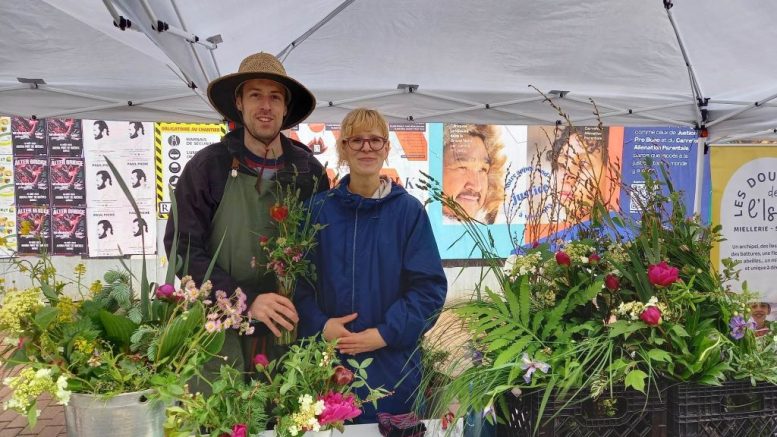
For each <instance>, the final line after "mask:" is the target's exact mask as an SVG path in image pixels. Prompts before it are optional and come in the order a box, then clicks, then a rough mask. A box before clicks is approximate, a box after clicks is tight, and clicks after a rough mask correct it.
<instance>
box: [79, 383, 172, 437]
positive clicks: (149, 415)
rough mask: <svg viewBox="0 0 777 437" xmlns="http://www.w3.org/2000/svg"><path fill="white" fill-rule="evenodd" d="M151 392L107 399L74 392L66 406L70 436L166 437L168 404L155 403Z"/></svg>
mask: <svg viewBox="0 0 777 437" xmlns="http://www.w3.org/2000/svg"><path fill="white" fill-rule="evenodd" d="M150 393H151V390H146V391H139V392H133V393H124V394H120V395H117V396H114V397H112V398H110V399H105V398H104V397H101V396H96V395H89V394H77V393H73V394H72V395H71V396H70V402H69V404H68V405H67V406H65V425H66V428H67V435H68V436H70V437H104V436H106V435H108V436H111V437H141V436H145V437H163V435H164V423H165V404H164V403H163V402H160V401H154V402H151V401H150V400H148V398H147V396H148V395H149V394H150Z"/></svg>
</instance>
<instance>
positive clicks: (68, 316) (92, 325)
mask: <svg viewBox="0 0 777 437" xmlns="http://www.w3.org/2000/svg"><path fill="white" fill-rule="evenodd" d="M16 263H17V265H18V268H20V269H22V270H23V271H28V272H29V273H30V278H31V279H32V280H33V284H34V286H32V287H30V288H27V289H24V290H18V289H15V288H8V289H5V288H4V289H2V290H0V294H2V297H3V304H2V306H1V307H0V332H2V335H3V336H4V342H5V347H4V348H3V350H2V352H0V353H2V354H3V356H5V357H7V359H6V361H5V362H4V363H3V365H4V366H5V367H7V368H11V367H15V366H23V367H24V369H23V370H22V371H21V372H20V373H19V374H18V376H13V377H8V378H6V379H5V380H4V381H3V383H4V384H5V385H7V386H9V387H10V388H11V389H13V396H12V397H11V398H10V400H8V402H7V403H6V405H5V407H6V408H11V409H13V410H16V411H18V412H20V413H23V414H26V415H27V416H28V420H29V422H30V425H31V427H33V426H34V425H35V422H36V419H37V414H38V413H39V412H38V411H37V409H36V401H35V400H36V398H37V397H38V396H39V395H40V394H42V393H43V392H48V393H51V394H52V395H53V396H54V398H55V399H56V400H57V401H58V402H60V403H62V404H67V402H68V399H69V397H70V393H73V392H75V393H89V394H99V395H106V396H110V395H113V394H119V393H127V392H135V391H141V390H145V389H149V388H157V389H158V390H160V391H161V392H162V393H163V394H171V395H174V394H175V392H176V390H175V388H174V387H176V386H178V387H180V386H182V385H183V384H184V383H185V382H186V381H187V380H188V379H189V378H191V377H192V376H193V375H194V374H195V372H196V369H197V367H198V366H199V365H200V364H202V363H203V362H204V361H205V360H207V359H209V358H210V357H211V356H212V355H214V354H215V353H217V352H218V351H219V349H220V348H221V345H222V343H223V332H222V331H223V329H225V328H226V327H232V326H234V327H235V328H238V329H243V330H246V329H250V327H249V326H248V325H247V323H246V322H244V321H242V320H240V316H239V314H240V305H241V303H240V298H239V295H238V297H235V298H234V299H233V300H227V299H224V300H222V301H220V302H218V304H217V305H208V302H206V299H207V296H208V294H209V293H210V283H209V282H206V283H205V284H204V285H203V286H202V287H201V288H197V287H196V285H195V284H194V282H193V281H192V280H191V279H190V278H184V279H183V281H182V282H181V287H180V288H179V289H176V288H175V287H174V286H172V285H171V284H163V285H161V286H159V287H157V288H156V296H157V299H154V300H151V301H149V302H148V305H146V306H144V305H143V304H142V303H141V302H139V301H136V300H135V299H133V291H132V284H131V276H130V275H129V274H128V273H124V272H121V271H109V272H107V273H106V274H105V276H104V279H105V282H101V281H97V282H95V283H94V284H91V286H89V287H88V288H87V287H86V286H84V284H81V283H80V279H81V278H82V277H83V275H84V273H85V267H84V266H83V264H80V265H79V266H77V267H76V272H75V273H76V279H75V281H74V282H66V281H64V280H63V279H64V278H62V276H60V275H59V274H58V273H57V272H56V271H55V270H54V268H53V266H52V264H51V260H50V258H49V257H48V256H45V255H44V256H43V257H41V258H40V259H38V260H36V261H26V260H25V261H16ZM74 297H76V298H75V299H74ZM243 299H244V298H243ZM242 305H245V303H243V304H242ZM236 314H237V315H238V316H237V320H236V316H235V315H236ZM222 320H223V322H222ZM214 321H218V323H220V324H221V326H213V323H214Z"/></svg>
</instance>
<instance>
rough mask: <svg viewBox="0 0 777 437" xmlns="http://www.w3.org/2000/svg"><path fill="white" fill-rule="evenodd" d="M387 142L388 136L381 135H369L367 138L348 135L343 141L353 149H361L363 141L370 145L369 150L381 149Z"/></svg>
mask: <svg viewBox="0 0 777 437" xmlns="http://www.w3.org/2000/svg"><path fill="white" fill-rule="evenodd" d="M387 142H388V138H383V137H369V138H360V137H350V138H346V139H345V143H346V144H348V147H349V148H350V149H351V150H353V151H359V150H362V147H364V143H367V144H368V145H369V146H370V149H371V150H373V151H376V152H377V151H378V150H380V149H382V148H383V147H384V146H385V145H386V143H387Z"/></svg>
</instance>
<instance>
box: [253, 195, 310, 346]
mask: <svg viewBox="0 0 777 437" xmlns="http://www.w3.org/2000/svg"><path fill="white" fill-rule="evenodd" d="M314 191H315V189H314ZM276 198H277V199H278V201H277V202H276V203H275V204H274V205H273V206H272V207H271V208H270V211H269V213H270V218H271V219H272V223H274V224H275V231H276V235H260V236H259V245H260V246H261V247H262V250H263V252H264V253H265V255H266V257H267V263H266V264H265V265H264V266H263V267H265V268H266V269H267V271H268V272H273V273H274V274H275V277H276V278H277V283H278V294H280V295H282V296H285V297H287V298H289V299H291V298H292V297H293V294H294V289H295V287H296V284H297V280H299V279H300V278H303V279H306V280H309V281H314V280H315V278H316V272H315V266H314V265H313V264H312V263H311V262H310V261H309V260H308V259H307V254H308V253H309V252H310V251H311V250H312V249H313V248H314V247H315V246H316V234H317V233H318V231H320V230H321V229H323V228H324V225H321V224H318V223H315V224H314V223H312V220H311V216H310V212H309V210H308V209H307V208H306V207H305V204H304V202H303V201H302V200H301V199H300V189H299V188H295V187H294V185H293V184H290V185H282V184H280V183H279V184H278V189H277V197H276ZM252 264H253V265H254V266H255V267H256V266H257V260H255V259H254V260H252ZM295 340H296V332H295V331H286V330H282V333H281V337H280V338H279V339H277V340H276V341H277V343H278V344H282V345H287V344H291V343H293V342H294V341H295Z"/></svg>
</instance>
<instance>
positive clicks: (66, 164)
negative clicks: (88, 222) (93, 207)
mask: <svg viewBox="0 0 777 437" xmlns="http://www.w3.org/2000/svg"><path fill="white" fill-rule="evenodd" d="M49 163H50V166H49V169H50V172H51V199H52V201H53V204H54V205H55V206H86V173H85V172H84V159H83V158H51V159H50V162H49Z"/></svg>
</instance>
